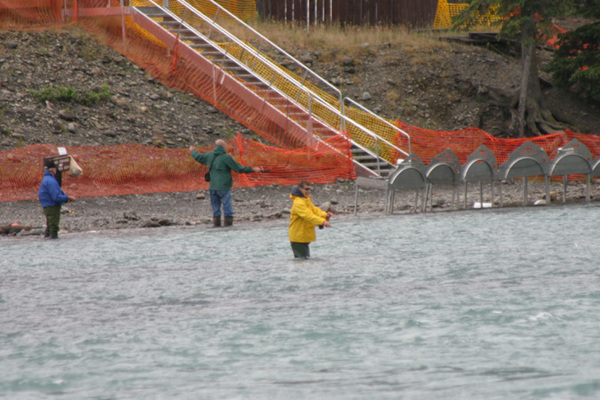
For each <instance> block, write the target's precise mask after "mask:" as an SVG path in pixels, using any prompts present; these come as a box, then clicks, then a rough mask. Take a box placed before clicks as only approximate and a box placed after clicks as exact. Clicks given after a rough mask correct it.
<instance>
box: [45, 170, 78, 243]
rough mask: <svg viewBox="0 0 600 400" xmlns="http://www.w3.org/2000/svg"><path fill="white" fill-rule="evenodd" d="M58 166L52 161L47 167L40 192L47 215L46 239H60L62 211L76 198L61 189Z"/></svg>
mask: <svg viewBox="0 0 600 400" xmlns="http://www.w3.org/2000/svg"><path fill="white" fill-rule="evenodd" d="M59 173H60V172H59V171H58V167H57V165H56V164H55V163H54V161H50V162H48V163H47V164H46V165H45V168H44V178H43V179H42V183H41V184H40V189H39V191H38V199H39V200H40V203H41V204H42V208H43V209H44V215H46V231H45V232H44V237H47V238H50V239H58V230H59V225H60V209H61V206H62V205H63V204H64V203H66V202H67V201H75V197H73V196H67V195H66V194H65V193H64V192H63V191H62V189H61V188H60V183H59V180H58V179H57V175H58V174H59Z"/></svg>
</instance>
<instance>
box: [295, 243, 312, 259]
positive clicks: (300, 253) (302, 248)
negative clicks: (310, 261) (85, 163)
mask: <svg viewBox="0 0 600 400" xmlns="http://www.w3.org/2000/svg"><path fill="white" fill-rule="evenodd" d="M290 244H291V245H292V251H293V252H294V258H309V257H310V249H309V248H308V245H309V244H310V243H299V242H290Z"/></svg>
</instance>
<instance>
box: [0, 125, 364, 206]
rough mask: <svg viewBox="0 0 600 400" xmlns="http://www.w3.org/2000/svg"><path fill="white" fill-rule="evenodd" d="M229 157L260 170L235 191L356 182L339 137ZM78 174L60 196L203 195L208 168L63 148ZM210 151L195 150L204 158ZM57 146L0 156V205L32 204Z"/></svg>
mask: <svg viewBox="0 0 600 400" xmlns="http://www.w3.org/2000/svg"><path fill="white" fill-rule="evenodd" d="M228 145H229V148H230V154H232V156H233V157H234V158H235V159H236V160H237V161H238V162H239V163H240V164H242V165H246V166H262V167H263V168H264V169H265V172H263V173H260V174H236V173H234V174H233V181H234V187H254V186H260V185H266V184H278V185H292V184H296V183H298V182H299V181H300V180H301V179H307V180H310V181H311V182H315V183H330V182H335V181H336V180H337V179H354V178H355V177H356V175H355V171H354V167H353V165H352V160H351V158H350V146H349V142H348V140H347V139H346V138H345V137H344V136H342V135H338V136H336V137H334V138H332V139H330V140H329V141H327V143H325V144H323V143H319V144H315V145H313V146H310V147H306V148H300V149H296V150H283V149H279V148H275V147H272V146H267V145H264V144H260V143H257V142H254V141H252V140H249V139H244V138H242V136H241V135H238V136H237V137H236V138H235V139H231V140H230V141H229V143H228ZM66 149H67V152H68V154H69V155H71V156H73V158H74V159H75V160H76V161H77V163H78V164H79V165H80V166H81V168H82V169H83V171H84V172H83V175H81V176H79V177H77V178H71V177H69V176H68V174H67V173H63V184H62V186H63V190H64V191H65V192H66V193H69V194H72V195H74V196H76V197H77V196H81V197H94V196H111V195H125V194H143V193H156V192H185V191H193V190H207V189H208V182H206V181H205V180H204V174H205V173H206V172H207V168H206V167H205V166H204V165H202V164H199V163H197V162H196V161H194V160H193V159H192V157H191V155H190V152H189V151H188V150H187V149H159V148H155V147H147V146H142V145H138V144H123V145H118V146H67V147H66ZM211 150H212V146H209V147H205V148H201V149H197V151H199V152H201V153H204V152H207V151H211ZM57 154H58V153H57V149H56V146H51V145H43V144H36V145H30V146H24V147H20V148H18V149H14V150H4V151H1V152H0V201H15V200H28V199H35V198H37V191H38V188H39V184H40V182H41V180H42V175H43V174H42V163H43V159H44V158H45V157H49V156H53V155H57Z"/></svg>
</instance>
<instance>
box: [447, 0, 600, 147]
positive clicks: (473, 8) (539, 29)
mask: <svg viewBox="0 0 600 400" xmlns="http://www.w3.org/2000/svg"><path fill="white" fill-rule="evenodd" d="M599 5H600V0H472V1H471V3H470V4H469V6H468V7H467V8H466V9H465V10H464V11H463V12H462V13H461V15H460V16H459V17H458V18H457V20H456V21H455V26H461V27H463V26H466V27H471V26H474V25H477V24H480V23H481V22H482V20H481V16H483V15H496V16H498V17H499V18H498V19H496V20H495V21H491V22H492V23H496V24H499V25H501V30H500V35H501V36H502V37H508V38H512V39H516V40H517V41H518V42H519V44H520V46H521V66H522V69H521V85H520V88H519V90H518V92H517V93H515V95H514V96H513V98H512V99H510V103H509V107H510V111H511V115H512V122H513V124H512V126H513V135H514V136H517V137H524V136H532V135H542V134H549V133H555V132H558V131H562V130H564V128H565V127H567V124H566V123H564V122H560V121H557V119H556V118H555V116H554V115H553V114H552V112H551V111H550V110H549V109H548V108H547V107H546V106H545V104H544V99H543V96H542V90H541V86H540V80H539V68H538V57H537V46H538V44H540V42H541V41H542V40H543V37H544V35H546V34H548V33H550V27H551V26H552V24H551V21H552V18H553V17H559V16H565V15H567V14H569V13H573V12H577V13H586V12H588V13H589V12H592V13H595V12H596V11H595V9H596V8H598V6H599Z"/></svg>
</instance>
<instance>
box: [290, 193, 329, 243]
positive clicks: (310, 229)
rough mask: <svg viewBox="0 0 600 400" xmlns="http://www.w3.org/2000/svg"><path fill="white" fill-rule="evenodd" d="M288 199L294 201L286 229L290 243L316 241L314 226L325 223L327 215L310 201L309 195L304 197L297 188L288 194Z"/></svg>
mask: <svg viewBox="0 0 600 400" xmlns="http://www.w3.org/2000/svg"><path fill="white" fill-rule="evenodd" d="M290 199H292V200H294V204H293V205H292V210H291V212H290V227H289V229H288V232H289V235H290V242H298V243H310V242H314V241H315V240H317V235H316V234H315V226H317V225H322V224H323V222H325V220H326V218H325V217H327V213H326V212H325V211H323V210H321V209H320V208H318V207H317V206H315V205H314V204H313V203H312V201H310V195H309V196H308V197H304V196H303V195H302V192H301V191H300V190H299V189H297V188H296V189H294V191H292V194H290Z"/></svg>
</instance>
